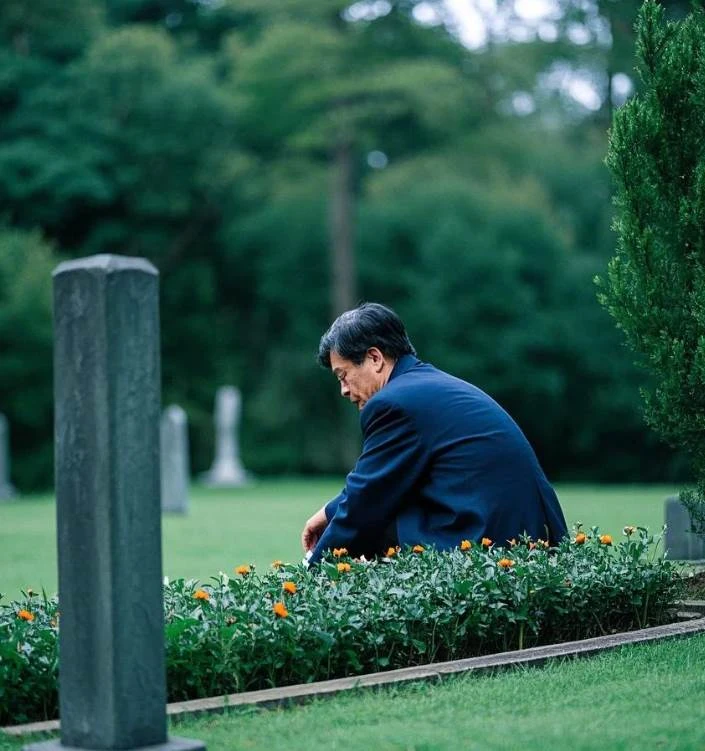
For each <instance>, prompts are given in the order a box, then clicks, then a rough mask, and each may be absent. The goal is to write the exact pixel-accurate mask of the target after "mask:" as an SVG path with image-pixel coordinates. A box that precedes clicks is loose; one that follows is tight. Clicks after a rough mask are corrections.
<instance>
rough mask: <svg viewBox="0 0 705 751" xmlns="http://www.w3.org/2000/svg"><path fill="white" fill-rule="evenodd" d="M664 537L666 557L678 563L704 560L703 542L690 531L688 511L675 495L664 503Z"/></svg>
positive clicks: (704, 548) (704, 549) (704, 547)
mask: <svg viewBox="0 0 705 751" xmlns="http://www.w3.org/2000/svg"><path fill="white" fill-rule="evenodd" d="M665 517H666V536H665V541H664V544H665V547H666V550H667V551H668V557H669V558H671V559H672V560H678V561H681V560H682V561H694V560H702V559H705V540H703V538H702V537H701V536H700V535H697V534H695V533H694V532H691V531H690V528H691V521H690V514H689V513H688V509H686V507H685V506H684V505H683V504H682V503H681V502H680V500H679V498H678V496H677V495H673V496H670V497H668V498H666V501H665Z"/></svg>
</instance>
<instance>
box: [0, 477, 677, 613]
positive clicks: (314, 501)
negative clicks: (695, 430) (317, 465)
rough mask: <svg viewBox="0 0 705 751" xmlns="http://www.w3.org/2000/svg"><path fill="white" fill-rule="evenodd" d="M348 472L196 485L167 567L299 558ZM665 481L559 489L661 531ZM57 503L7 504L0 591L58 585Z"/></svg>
mask: <svg viewBox="0 0 705 751" xmlns="http://www.w3.org/2000/svg"><path fill="white" fill-rule="evenodd" d="M342 482H343V480H342V478H335V479H282V480H262V481H260V482H259V483H257V484H256V485H253V486H251V487H247V488H242V489H238V490H209V489H205V488H197V487H194V488H193V491H192V496H191V512H190V514H189V515H188V516H185V517H182V516H174V515H166V516H165V517H164V523H163V538H164V542H163V550H164V573H165V574H166V575H167V576H169V577H170V578H176V577H181V576H182V577H186V578H199V579H202V580H204V579H207V578H208V577H209V576H212V575H215V574H217V573H218V571H226V572H232V569H233V567H234V566H237V565H238V564H240V563H254V564H255V565H256V566H258V567H264V566H268V565H269V564H270V563H271V561H272V560H274V559H276V558H279V559H281V560H284V561H297V560H300V558H301V556H302V552H301V548H300V543H299V535H300V531H301V528H302V526H303V524H304V521H305V520H306V519H307V518H308V517H309V516H310V515H311V514H312V513H313V512H314V511H315V510H316V509H318V508H319V507H320V506H321V505H322V504H323V503H324V502H325V501H327V500H328V499H329V498H331V497H332V496H334V495H335V494H336V493H337V492H339V490H340V488H341V486H342ZM673 492H675V489H674V488H672V487H666V486H600V485H595V486H588V485H565V486H559V487H558V493H559V496H560V499H561V503H562V505H563V508H564V511H565V514H566V519H567V520H568V524H569V525H571V524H573V523H575V522H577V521H581V522H583V523H584V524H585V525H588V526H592V525H595V524H597V525H599V526H600V528H601V529H602V530H603V531H605V532H610V533H612V534H613V535H618V534H620V532H621V529H622V527H623V526H624V525H625V524H639V525H643V526H648V527H649V528H650V529H652V530H657V529H660V527H661V525H662V524H663V501H664V499H665V498H666V496H667V495H670V494H671V493H673ZM55 529H56V521H55V508H54V500H53V497H52V496H48V495H43V496H28V497H25V498H19V499H16V500H14V501H12V502H9V503H0V592H2V593H3V594H4V595H5V598H6V599H7V598H9V599H15V598H17V597H18V595H19V591H20V589H24V588H27V587H32V588H33V589H36V590H39V589H41V588H42V587H44V588H45V589H46V590H47V591H48V592H50V593H53V592H55V591H56V587H57V575H56V540H55V534H56V533H55Z"/></svg>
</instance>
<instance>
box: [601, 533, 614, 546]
mask: <svg viewBox="0 0 705 751" xmlns="http://www.w3.org/2000/svg"><path fill="white" fill-rule="evenodd" d="M600 542H601V543H602V544H603V545H611V544H612V535H600Z"/></svg>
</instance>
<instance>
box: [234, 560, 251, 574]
mask: <svg viewBox="0 0 705 751" xmlns="http://www.w3.org/2000/svg"><path fill="white" fill-rule="evenodd" d="M250 571H252V569H251V568H250V567H249V566H248V565H247V564H246V563H245V564H243V565H242V566H238V567H237V568H236V569H235V573H236V574H240V576H247V574H249V573H250Z"/></svg>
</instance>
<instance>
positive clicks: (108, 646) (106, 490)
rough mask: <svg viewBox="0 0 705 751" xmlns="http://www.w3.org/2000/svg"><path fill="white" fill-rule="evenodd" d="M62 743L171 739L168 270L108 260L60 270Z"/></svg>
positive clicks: (139, 744)
mask: <svg viewBox="0 0 705 751" xmlns="http://www.w3.org/2000/svg"><path fill="white" fill-rule="evenodd" d="M54 322H55V324H54V325H55V349H54V396H55V409H56V412H55V447H56V503H57V537H58V553H59V601H60V607H61V628H60V632H59V647H60V649H59V654H60V663H59V685H60V691H59V707H60V719H61V741H60V742H59V741H49V742H47V743H40V744H33V745H31V746H29V747H27V748H29V749H32V750H33V751H34V750H38V749H43V750H44V751H46V750H47V749H52V750H56V751H59V750H60V749H64V751H67V749H95V750H97V749H101V750H103V749H109V750H112V749H143V748H146V747H149V749H150V751H155V749H159V750H160V751H175V750H176V749H183V750H186V749H189V750H194V751H195V750H196V749H203V748H204V746H203V744H202V743H200V742H198V741H189V740H185V739H176V738H174V739H168V738H167V730H166V678H165V659H164V611H163V602H162V591H161V586H162V564H161V508H160V506H161V504H160V498H159V490H160V488H159V410H160V396H159V390H160V372H159V371H160V365H159V313H158V272H157V270H156V269H155V268H154V267H153V266H152V265H151V264H150V263H149V262H147V261H145V260H144V259H141V258H127V257H122V256H110V255H99V256H92V257H90V258H84V259H79V260H76V261H69V262H66V263H62V264H60V265H59V266H58V267H57V268H56V270H55V271H54Z"/></svg>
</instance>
